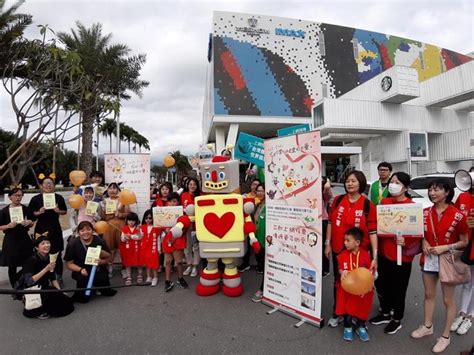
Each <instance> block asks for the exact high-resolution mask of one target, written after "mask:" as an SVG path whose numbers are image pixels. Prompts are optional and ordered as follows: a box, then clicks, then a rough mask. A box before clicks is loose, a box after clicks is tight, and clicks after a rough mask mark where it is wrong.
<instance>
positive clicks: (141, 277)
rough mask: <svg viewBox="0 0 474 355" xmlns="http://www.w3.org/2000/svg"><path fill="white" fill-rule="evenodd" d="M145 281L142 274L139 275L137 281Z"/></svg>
mask: <svg viewBox="0 0 474 355" xmlns="http://www.w3.org/2000/svg"><path fill="white" fill-rule="evenodd" d="M142 282H143V276H142V275H138V276H137V283H138V284H141V283H142Z"/></svg>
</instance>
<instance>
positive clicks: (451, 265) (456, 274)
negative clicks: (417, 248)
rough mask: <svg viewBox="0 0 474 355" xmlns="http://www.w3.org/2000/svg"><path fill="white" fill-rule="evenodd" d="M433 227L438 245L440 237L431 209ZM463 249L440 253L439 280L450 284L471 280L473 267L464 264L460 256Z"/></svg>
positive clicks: (459, 283)
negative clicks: (437, 234) (437, 233)
mask: <svg viewBox="0 0 474 355" xmlns="http://www.w3.org/2000/svg"><path fill="white" fill-rule="evenodd" d="M430 221H431V228H432V229H433V236H434V239H435V243H436V245H438V237H437V236H436V231H435V228H434V223H433V216H432V213H431V211H430ZM461 254H462V251H460V250H450V251H448V252H446V253H443V254H441V255H439V256H438V257H439V281H440V282H442V283H445V284H448V285H461V284H465V283H468V282H470V281H471V269H470V268H469V266H468V265H466V264H464V263H463V262H462V261H461V259H460V257H461Z"/></svg>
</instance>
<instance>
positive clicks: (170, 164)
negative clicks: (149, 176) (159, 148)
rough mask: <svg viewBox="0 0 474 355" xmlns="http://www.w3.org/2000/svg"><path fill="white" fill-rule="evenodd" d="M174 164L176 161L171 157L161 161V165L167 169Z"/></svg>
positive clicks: (168, 156)
mask: <svg viewBox="0 0 474 355" xmlns="http://www.w3.org/2000/svg"><path fill="white" fill-rule="evenodd" d="M175 163H176V161H175V160H174V158H173V157H172V156H171V155H167V156H166V157H165V158H164V159H163V164H164V165H165V166H166V167H167V168H171V167H172V166H173V165H174V164H175Z"/></svg>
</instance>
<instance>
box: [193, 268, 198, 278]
mask: <svg viewBox="0 0 474 355" xmlns="http://www.w3.org/2000/svg"><path fill="white" fill-rule="evenodd" d="M197 275H198V269H197V267H196V266H193V271H191V277H196V276H197Z"/></svg>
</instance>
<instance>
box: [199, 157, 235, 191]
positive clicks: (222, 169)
mask: <svg viewBox="0 0 474 355" xmlns="http://www.w3.org/2000/svg"><path fill="white" fill-rule="evenodd" d="M200 173H201V181H202V189H201V190H202V192H205V193H211V194H227V193H232V192H234V191H236V190H238V188H239V161H238V160H228V158H227V157H223V156H215V157H214V158H212V161H211V162H209V163H202V164H201V170H200Z"/></svg>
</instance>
